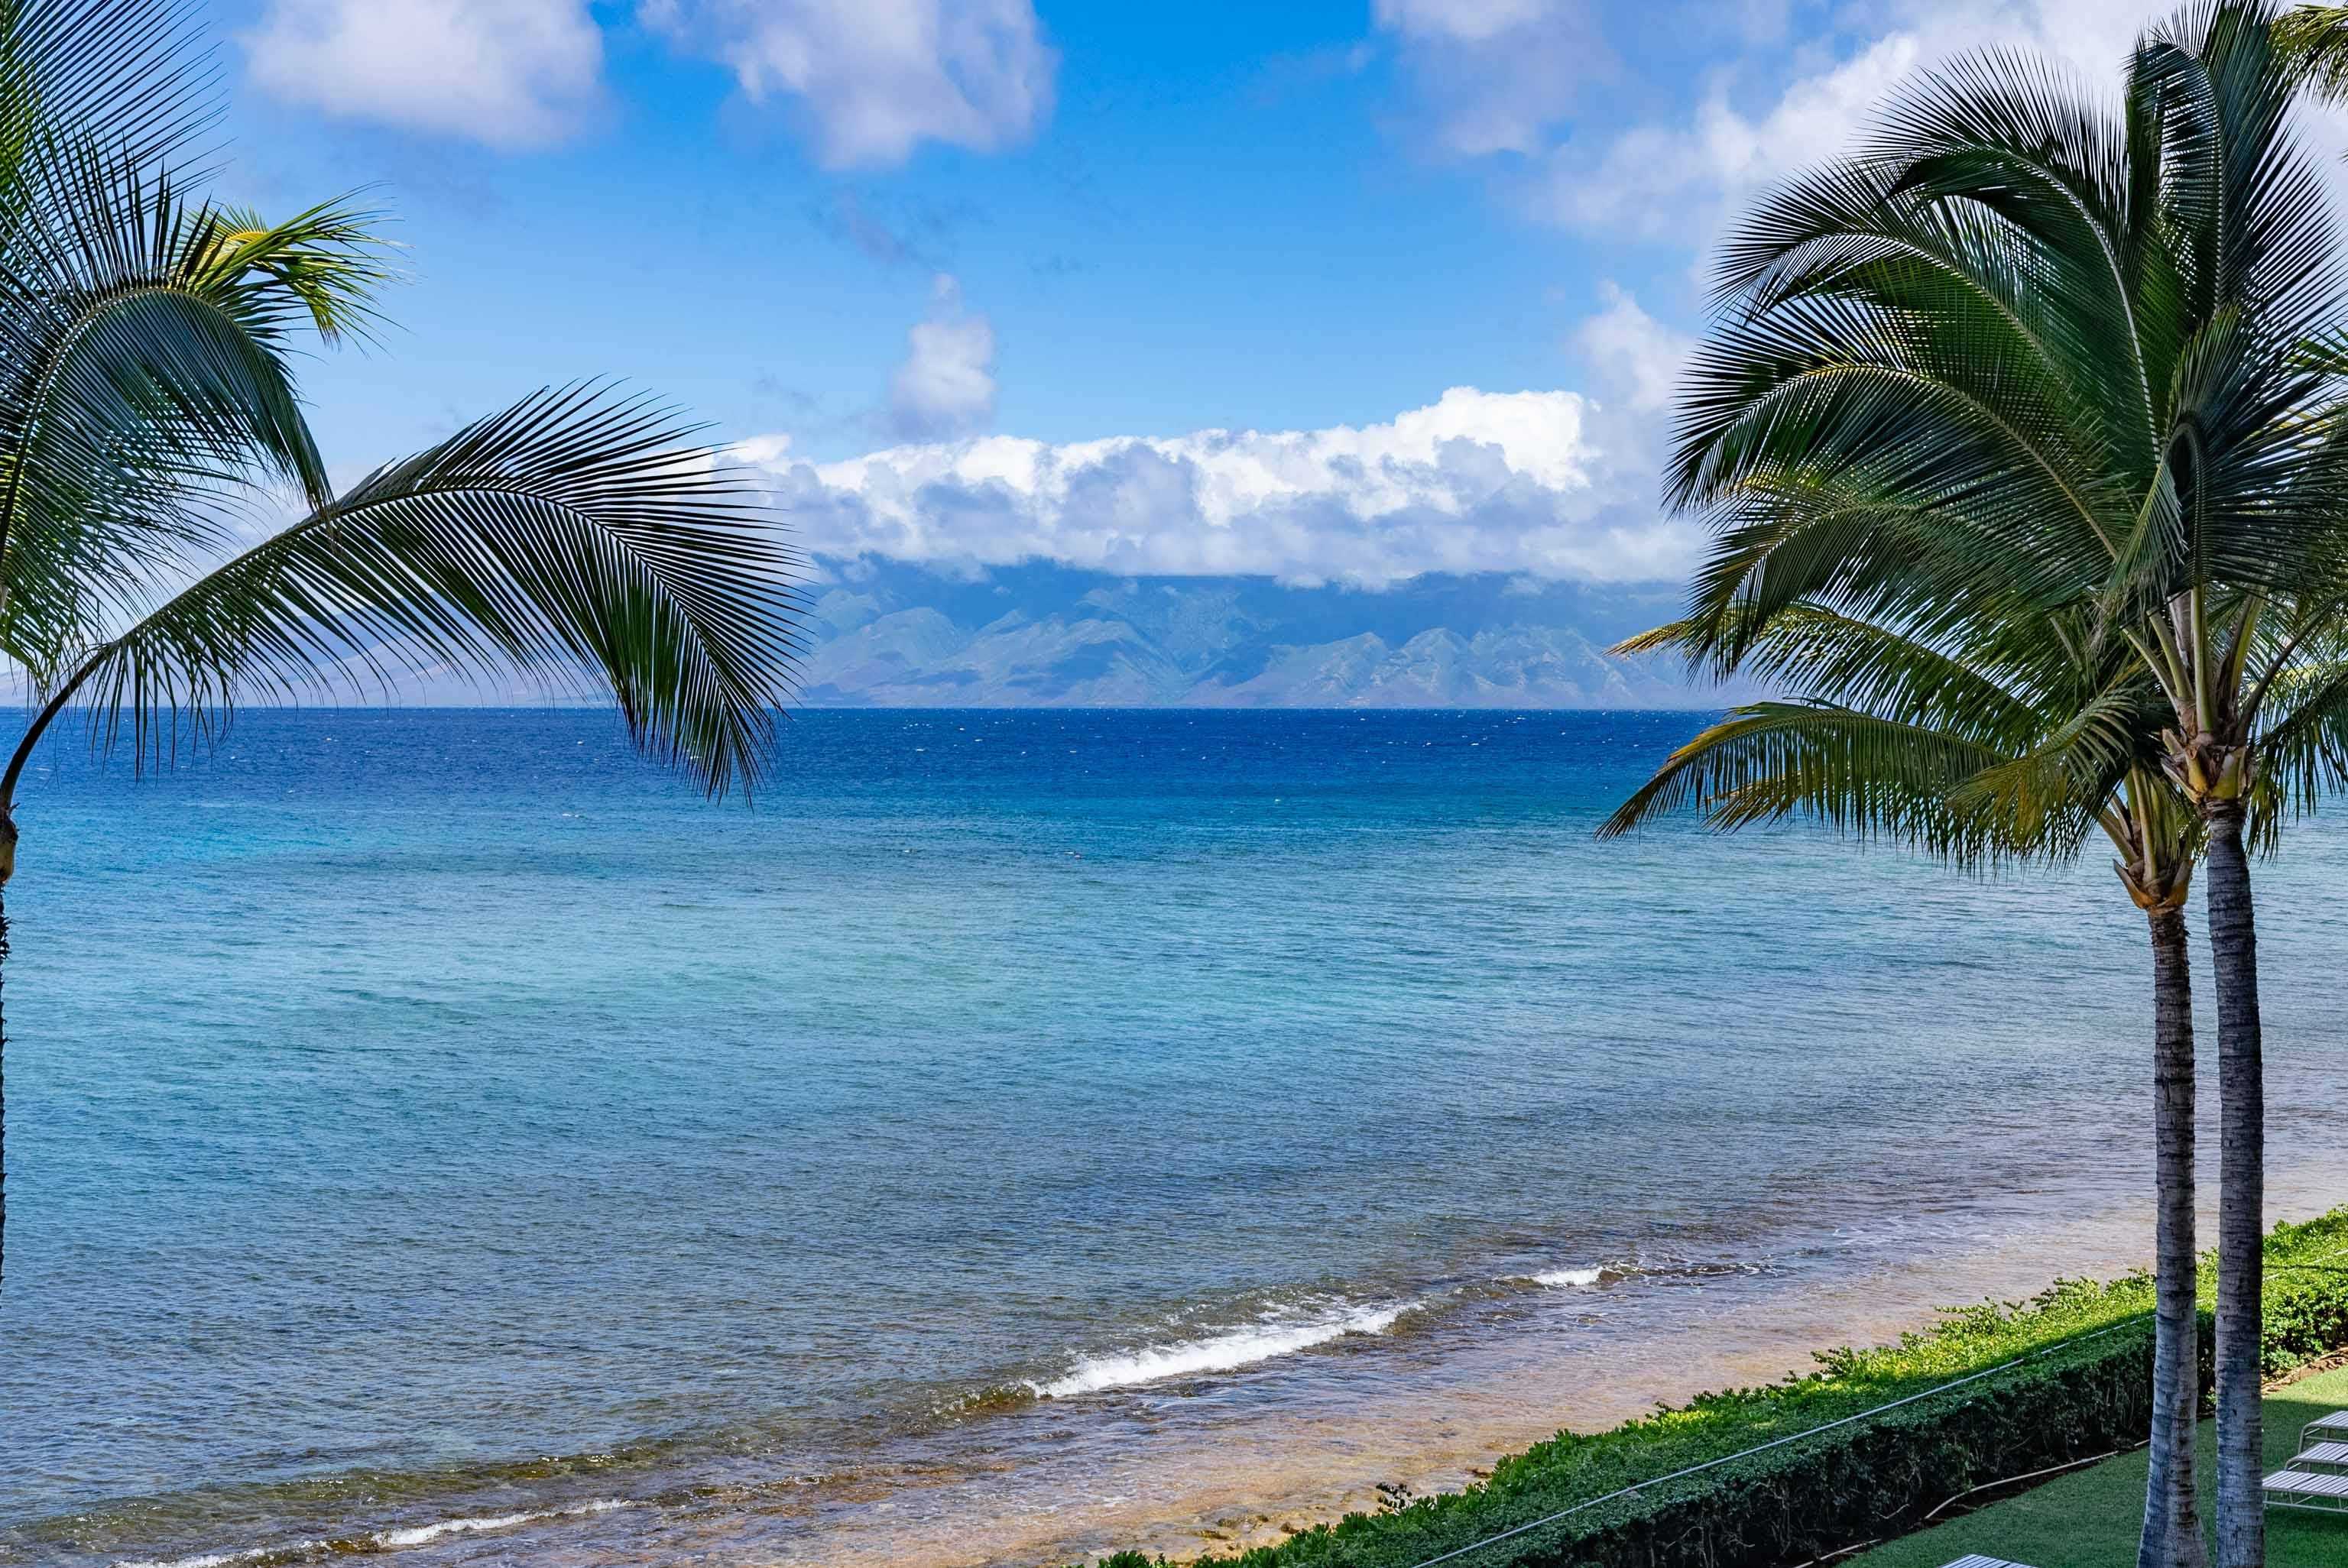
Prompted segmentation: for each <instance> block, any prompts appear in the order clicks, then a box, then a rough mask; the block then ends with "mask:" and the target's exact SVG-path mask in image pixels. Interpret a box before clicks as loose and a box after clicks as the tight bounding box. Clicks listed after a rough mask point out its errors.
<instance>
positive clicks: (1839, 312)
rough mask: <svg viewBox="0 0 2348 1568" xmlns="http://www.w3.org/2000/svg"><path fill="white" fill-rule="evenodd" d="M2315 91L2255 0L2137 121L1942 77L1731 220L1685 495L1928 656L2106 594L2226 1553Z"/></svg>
mask: <svg viewBox="0 0 2348 1568" xmlns="http://www.w3.org/2000/svg"><path fill="white" fill-rule="evenodd" d="M2292 83H2293V77H2292V74H2291V70H2290V69H2288V68H2287V67H2285V65H2284V64H2283V63H2282V62H2281V60H2280V59H2279V57H2278V56H2277V54H2276V51H2275V48H2274V46H2273V39H2272V33H2271V13H2270V12H2269V10H2268V9H2267V8H2266V7H2265V6H2263V5H2259V4H2256V3H2245V0H2229V3H2225V4H2217V5H2204V6H2200V7H2197V8H2194V9H2190V10H2188V11H2186V12H2183V13H2181V14H2179V15H2178V17H2177V18H2176V19H2175V20H2174V21H2172V22H2171V23H2169V24H2168V25H2167V26H2164V27H2161V28H2157V29H2155V30H2153V31H2152V32H2149V33H2147V35H2146V36H2144V37H2143V38H2142V39H2141V40H2140V41H2139V43H2138V45H2137V47H2136V49H2135V50H2134V51H2133V53H2132V55H2131V56H2130V58H2129V61H2128V66H2127V79H2126V83H2125V89H2126V90H2125V95H2124V97H2123V100H2122V103H2121V112H2120V113H2119V114H2118V115H2117V116H2114V115H2113V114H2111V113H2109V112H2108V111H2106V110H2105V109H2104V108H2100V107H2099V106H2098V105H2097V104H2096V102H2095V100H2094V99H2093V98H2092V97H2089V96H2087V95H2085V94H2084V93H2082V92H2081V91H2079V90H2078V89H2077V88H2076V87H2074V85H2073V84H2071V83H2070V82H2068V81H2067V80H2065V78H2064V77H2061V76H2060V75H2059V74H2058V73H2056V72H2055V71H2054V70H2052V69H2051V68H2049V67H2046V66H2044V64H2042V63H2039V62H2036V61H2034V60H2031V59H2028V58H2024V57H2020V56H2013V55H2009V54H1989V55H1982V56H1974V57H1972V58H1969V59H1965V60H1961V61H1959V62H1957V63H1955V64H1953V65H1951V66H1948V67H1944V68H1942V69H1941V70H1940V71H1938V72H1936V73H1934V74H1932V75H1931V76H1930V77H1926V78H1925V79H1923V80H1922V81H1921V83H1919V84H1918V85H1917V86H1915V87H1912V88H1910V90H1909V91H1908V92H1906V93H1905V94H1904V95H1903V97H1901V99H1900V102H1899V103H1898V104H1897V105H1896V106H1895V107H1894V108H1893V110H1892V111H1891V112H1890V114H1889V115H1888V116H1887V117H1886V118H1885V120H1884V122H1883V128H1882V129H1881V130H1879V132H1878V133H1877V135H1876V136H1875V138H1874V139H1873V141H1872V143H1871V145H1869V147H1867V148H1866V149H1863V150H1862V151H1861V152H1860V153H1859V155H1858V156H1856V157H1854V158H1851V159H1848V160H1846V161H1844V162H1842V163H1839V164H1837V165H1834V166H1832V167H1830V168H1828V169H1823V170H1820V171H1818V172H1816V173H1813V174H1811V175H1808V176H1806V177H1804V178H1803V179H1798V180H1797V181H1795V182H1793V183H1792V184H1791V185H1789V186H1788V187H1787V188H1786V189H1784V190H1780V191H1778V192H1776V193H1775V194H1774V195H1772V196H1770V197H1769V198H1767V199H1766V200H1765V201H1764V202H1763V203H1762V204H1761V206H1760V207H1759V209H1758V210H1756V212H1755V213H1754V214H1753V215H1752V216H1751V217H1750V218H1749V219H1747V220H1746V222H1745V223H1744V224H1743V225H1742V226H1741V227H1740V229H1739V230H1738V231H1736V232H1735V235H1734V236H1733V237H1732V238H1731V240H1730V241H1729V242H1728V244H1727V246H1726V248H1725V252H1724V260H1723V267H1722V279H1721V286H1720V294H1721V302H1722V304H1723V306H1724V310H1723V313H1722V315H1721V318H1720V320H1719V322H1718V323H1717V325H1716V326H1715V330H1714V332H1713V333H1711V335H1710V336H1709V337H1708V339H1707V341H1706V342H1705V343H1704V345H1703V346H1702V348H1701V349H1700V350H1699V352H1698V353H1697V354H1696V356H1695V358H1694V361H1693V364H1692V369H1691V373H1690V382H1689V386H1688V390H1687V393H1686V395H1685V397H1684V400H1683V404H1682V408H1681V415H1680V428H1679V435H1678V446H1677V451H1676V454H1675V457H1674V462H1673V471H1672V477H1671V482H1670V493H1671V498H1672V499H1673V501H1674V502H1675V503H1676V504H1677V505H1679V506H1682V507H1689V508H1694V509H1699V510H1706V511H1714V512H1715V513H1717V514H1719V515H1720V517H1721V520H1722V522H1723V525H1724V527H1725V528H1726V529H1727V531H1726V532H1725V533H1724V534H1723V536H1722V539H1721V543H1720V545H1719V547H1718V548H1716V549H1715V552H1714V555H1713V558H1712V559H1711V560H1710V561H1709V562H1708V563H1707V565H1706V566H1705V567H1704V569H1703V571H1702V572H1701V573H1700V574H1699V576H1698V578H1697V580H1696V584H1695V603H1696V616H1697V618H1701V617H1702V616H1703V615H1704V614H1705V613H1707V611H1710V612H1713V613H1719V612H1720V607H1722V606H1730V607H1734V609H1735V612H1736V614H1737V615H1738V616H1739V617H1741V618H1743V619H1744V620H1747V621H1752V622H1755V623H1757V624H1764V625H1766V623H1767V621H1768V620H1769V619H1770V617H1772V616H1773V615H1775V614H1776V613H1778V612H1779V611H1781V610H1785V609H1787V608H1788V607H1791V606H1795V605H1798V604H1801V603H1803V602H1805V601H1808V600H1818V601H1820V602H1823V603H1825V604H1828V605H1829V606H1832V607H1836V608H1845V607H1852V606H1856V607H1858V608H1859V609H1860V610H1863V611H1864V612H1865V613H1867V614H1868V615H1869V617H1870V618H1871V619H1875V620H1879V622H1881V623H1883V624H1886V625H1889V626H1890V627H1892V628H1894V629H1896V630H1899V631H1900V633H1901V634H1902V635H1903V636H1906V637H1909V638H1910V639H1912V640H1914V641H1918V642H1920V643H1921V644H1922V645H1923V646H1925V647H1927V648H1938V647H1941V646H1942V644H1943V642H1944V641H1946V640H1948V639H1951V638H1953V637H1960V636H1961V634H1962V629H1964V628H1965V627H1966V626H1967V625H1968V623H1969V622H1970V621H1971V620H1972V618H1973V617H1974V616H1975V615H1976V614H1977V613H1980V612H1981V611H1982V608H1983V607H1984V606H1987V605H1995V606H1997V607H1998V610H1997V613H1998V614H1999V615H2000V616H2001V617H2002V618H2003V619H2006V620H2013V619H2015V618H2016V617H2017V616H2019V617H2021V618H2022V619H2023V620H2025V621H2026V620H2028V619H2029V618H2030V616H2032V615H2037V614H2051V613H2079V612H2084V613H2085V614H2087V615H2088V617H2089V624H2090V625H2091V626H2093V627H2095V628H2098V629H2102V630H2103V631H2104V632H2105V633H2106V641H2108V637H2110V636H2116V637H2118V638H2120V639H2121V640H2122V641H2126V642H2127V644H2128V645H2129V646H2130V647H2131V648H2132V649H2133V650H2134V651H2136V653H2137V656H2138V658H2139V660H2140V661H2141V662H2142V664H2143V665H2144V667H2145V670H2146V671H2147V677H2148V678H2149V679H2150V680H2151V681H2152V682H2154V683H2155V685H2156V687H2157V690H2158V692H2159V693H2160V695H2161V696H2162V698H2164V699H2165V700H2166V702H2167V705H2168V709H2169V711H2170V712H2169V714H2168V723H2169V725H2170V726H2171V728H2172V731H2173V734H2174V739H2173V740H2171V741H2169V742H2167V743H2165V744H2164V750H2165V751H2166V753H2168V754H2167V756H2166V758H2165V766H2166V767H2167V768H2168V770H2169V771H2170V772H2171V774H2172V776H2173V778H2174V780H2175V782H2176V784H2178V788H2179V789H2180V791H2181V792H2182V793H2183V794H2185V795H2186V796H2187V798H2188V801H2189V802H2190V804H2192V806H2193V807H2194V808H2195V809H2196V811H2197V812H2199V814H2200V815H2202V817H2203V819H2204V824H2205V829H2206V832H2207V833H2208V835H2209V856H2210V872H2209V894H2210V907H2211V917H2210V933H2209V934H2210V943H2211V950H2212V956H2213V960H2214V969H2215V978H2216V980H2217V989H2218V999H2219V1055H2220V1061H2221V1068H2220V1084H2219V1088H2220V1097H2221V1113H2222V1148H2221V1151H2220V1153H2221V1159H2220V1165H2221V1172H2222V1174H2223V1191H2222V1192H2221V1194H2220V1225H2219V1231H2220V1234H2219V1255H2220V1272H2221V1276H2222V1285H2221V1289H2220V1293H2219V1348H2218V1356H2219V1423H2220V1428H2221V1444H2220V1465H2219V1558H2220V1562H2221V1563H2222V1564H2223V1568H2256V1565H2257V1564H2258V1563H2260V1562H2262V1560H2263V1552H2264V1547H2263V1514H2262V1512H2261V1508H2260V1491H2259V1485H2258V1482H2259V1470H2258V1453H2259V1447H2260V1413H2259V1402H2258V1345H2259V1302H2260V1282H2259V1274H2260V1255H2259V1244H2260V1235H2261V1232H2262V1228H2263V1226H2262V1218H2263V1216H2262V1214H2261V1212H2260V1210H2261V1201H2262V1194H2261V1192H2260V1180H2259V1167H2260V1158H2261V1151H2262V1142H2261V1136H2262V1135H2261V1125H2262V1123H2261V1114H2262V1107H2261V1101H2260V1092H2259V1039H2258V1027H2257V1000H2256V972H2255V965H2254V961H2253V959H2252V946H2251V940H2252V932H2251V926H2250V904H2249V883H2248V873H2247V869H2246V866H2245V864H2244V862H2243V860H2242V856H2241V854H2240V849H2241V844H2242V829H2243V812H2244V810H2245V808H2246V805H2247V804H2249V803H2250V801H2251V800H2252V799H2253V798H2254V797H2255V796H2256V795H2257V794H2258V793H2259V792H2260V789H2261V788H2263V787H2265V786H2263V785H2262V784H2260V780H2259V777H2258V774H2257V771H2256V769H2255V768H2253V767H2251V766H2250V753H2251V749H2252V748H2253V746H2254V744H2255V743H2256V740H2257V736H2258V733H2259V726H2260V720H2259V719H2258V717H2257V714H2256V712H2255V709H2256V707H2257V702H2255V701H2251V700H2250V699H2252V698H2255V697H2256V695H2257V693H2258V692H2259V691H2260V690H2261V688H2260V684H2259V683H2260V682H2265V683H2266V684H2265V686H2264V688H2263V689H2264V690H2265V691H2268V692H2272V691H2273V690H2275V689H2276V686H2277V684H2278V683H2279V682H2280V679H2281V671H2283V670H2284V669H2285V668H2286V667H2289V666H2291V664H2292V663H2293V661H2299V660H2302V658H2303V656H2304V651H2305V650H2307V649H2309V648H2312V647H2316V646H2328V645H2329V643H2328V633H2327V631H2326V628H2327V627H2328V626H2331V625H2332V624H2333V623H2334V618H2335V617H2336V615H2337V612H2338V603H2339V601H2338V600H2336V599H2335V598H2334V597H2333V596H2332V595H2330V594H2329V593H2328V591H2327V590H2326V589H2325V588H2324V586H2323V585H2324V584H2326V583H2328V582H2330V581H2332V580H2334V579H2336V578H2337V577H2338V576H2339V575H2340V574H2339V573H2337V572H2336V570H2335V569H2333V568H2332V567H2330V566H2328V565H2326V564H2325V562H2326V560H2327V559H2328V557H2329V555H2330V554H2333V553H2336V551H2337V549H2338V548H2339V545H2338V539H2339V528H2340V519H2341V518H2343V516H2348V508H2343V505H2342V502H2343V498H2348V492H2344V491H2343V483H2342V478H2343V474H2342V469H2343V465H2342V463H2341V461H2340V455H2341V451H2342V446H2341V443H2340V441H2339V439H2338V436H2337V435H2336V425H2337V414H2338V398H2339V389H2340V385H2341V381H2340V371H2341V368H2342V365H2341V364H2340V363H2339V362H2338V361H2336V360H2327V359H2326V358H2325V356H2323V355H2322V354H2315V353H2311V352H2309V349H2308V345H2309V344H2310V343H2313V342H2316V341H2319V340H2320V339H2321V338H2322V333H2323V332H2324V331H2325V329H2326V328H2327V327H2328V326H2329V325H2330V323H2332V322H2333V321H2334V320H2335V319H2336V318H2337V316H2338V313H2339V309H2340V306H2341V303H2342V297H2343V291H2342V284H2341V277H2340V272H2339V269H2338V264H2337V254H2338V251H2337V242H2336V236H2335V234H2334V231H2333V221H2332V215H2331V213H2330V211H2329V209H2328V206H2327V204H2326V202H2325V201H2324V200H2323V197H2322V190H2321V187H2320V184H2319V182H2318V181H2317V179H2316V178H2315V176H2314V173H2313V172H2312V169H2311V168H2310V166H2309V163H2308V160H2307V159H2305V158H2304V157H2303V156H2302V153H2301V152H2300V151H2299V149H2298V148H2297V146H2296V145H2295V142H2294V139H2293V135H2292V131H2291V123H2290V119H2289V108H2290V99H2291V90H2292ZM1796 487H1812V488H1816V489H1818V490H1821V491H1828V492H1832V493H1834V494H1836V495H1839V496H1842V497H1849V498H1850V504H1847V505H1843V506H1839V507H1834V508H1828V509H1816V510H1811V511H1804V512H1801V513H1798V514H1797V519H1798V520H1797V522H1796V523H1795V524H1794V525H1793V526H1792V527H1791V528H1790V531H1788V532H1787V535H1786V537H1784V538H1771V537H1770V536H1769V535H1768V534H1767V533H1766V529H1763V530H1761V531H1758V532H1756V530H1755V529H1754V528H1751V527H1747V526H1745V524H1744V522H1743V521H1742V520H1741V519H1740V518H1739V516H1738V508H1739V507H1740V506H1742V505H1746V504H1747V503H1746V501H1745V500H1744V497H1746V494H1747V492H1748V491H1754V490H1756V489H1758V490H1761V491H1764V492H1772V491H1774V492H1785V491H1789V490H1792V489H1794V488H1796ZM1926 535H1929V538H1930V539H1931V548H1930V549H1929V550H1928V551H1923V552H1921V555H1922V557H1923V558H1924V559H1929V560H1930V561H1931V570H1929V571H1927V572H1921V573H1920V572H1919V571H1918V570H1917V569H1916V564H1917V562H1918V560H1919V559H1920V551H1919V548H1918V539H1919V538H1920V537H1921V536H1926ZM2229 618H2231V619H2229ZM2225 692H2237V693H2240V700H2237V701H2233V702H2231V704H2230V705H2229V702H2228V700H2226V699H2225V698H2224V696H2223V694H2224V693H2225ZM2166 1141H2167V1140H2166V1137H2164V1143H2165V1142H2166ZM2170 1240H2171V1242H2173V1237H2172V1238H2170ZM2162 1251H2163V1252H2164V1254H2167V1255H2171V1256H2175V1255H2176V1253H2175V1250H2174V1247H2173V1245H2168V1244H2164V1245H2163V1247H2162ZM2152 1549H2158V1550H2166V1551H2168V1552H2170V1553H2189V1552H2190V1550H2191V1548H2190V1547H2189V1546H2188V1543H2186V1542H2183V1541H2180V1540H2177V1539H2174V1538H2172V1539H2170V1540H2169V1541H2168V1542H2167V1544H2166V1546H2165V1547H2162V1545H2161V1543H2160V1542H2158V1541H2157V1540H2155V1541H2153V1542H2149V1544H2148V1550H2152ZM2171 1560H2172V1561H2183V1558H2182V1557H2176V1558H2172V1559H2171Z"/></svg>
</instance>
